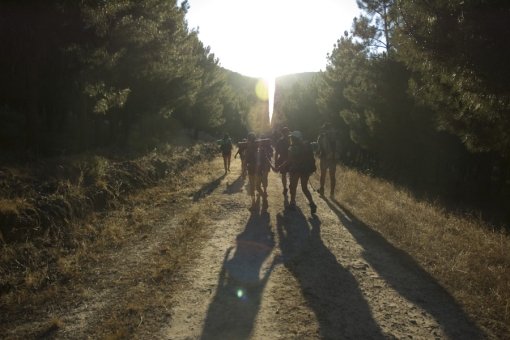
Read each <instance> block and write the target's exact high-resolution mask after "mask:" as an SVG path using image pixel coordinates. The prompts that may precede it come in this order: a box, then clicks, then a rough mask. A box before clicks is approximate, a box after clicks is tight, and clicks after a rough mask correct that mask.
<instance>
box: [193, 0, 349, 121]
mask: <svg viewBox="0 0 510 340" xmlns="http://www.w3.org/2000/svg"><path fill="white" fill-rule="evenodd" d="M188 2H189V5H190V9H189V12H188V14H187V20H188V26H189V28H199V38H200V40H201V41H202V42H203V43H204V45H206V46H210V47H211V52H212V53H214V54H215V56H216V57H217V58H219V60H220V64H221V66H222V67H224V68H226V69H229V70H231V71H234V72H238V73H240V74H242V75H246V76H250V77H257V78H258V77H260V78H265V79H267V80H268V83H269V86H270V87H271V84H273V83H274V78H275V77H278V76H281V75H286V74H292V73H301V72H318V71H320V70H325V69H326V63H327V61H326V55H327V53H331V52H332V51H333V45H334V44H335V43H336V41H337V40H338V39H339V38H340V37H341V36H342V34H343V32H344V31H345V30H347V31H349V30H350V28H351V24H352V19H353V18H354V17H355V16H358V15H359V9H358V7H357V6H356V0H312V1H310V0H309V1H304V0H257V1H249V0H188ZM271 99H272V98H271V96H270V101H271ZM270 109H272V103H270ZM270 111H272V110H270ZM271 113H272V112H271Z"/></svg>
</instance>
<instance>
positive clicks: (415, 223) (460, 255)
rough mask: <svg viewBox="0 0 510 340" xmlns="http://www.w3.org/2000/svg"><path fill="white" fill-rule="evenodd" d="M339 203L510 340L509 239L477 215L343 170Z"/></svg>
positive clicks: (471, 312) (476, 317)
mask: <svg viewBox="0 0 510 340" xmlns="http://www.w3.org/2000/svg"><path fill="white" fill-rule="evenodd" d="M337 182H338V183H339V184H340V185H339V186H338V192H337V193H336V196H337V199H338V201H339V202H340V203H341V204H342V205H344V206H345V208H346V209H348V210H349V211H350V212H352V213H353V214H354V215H355V216H356V218H357V219H359V220H360V221H362V222H363V223H365V224H366V225H367V226H369V227H370V228H373V229H375V230H377V231H379V232H380V233H381V234H382V235H384V237H386V238H387V239H388V241H389V242H391V243H392V244H394V245H395V246H397V247H398V248H400V249H403V250H404V251H406V252H408V253H409V254H410V255H411V256H413V257H414V258H415V259H416V260H417V261H418V262H419V263H420V264H421V265H422V266H423V268H425V269H426V270H427V271H428V272H429V273H430V274H431V275H432V276H433V277H434V278H436V279H437V280H438V281H439V282H440V283H441V284H442V285H443V286H444V287H445V288H446V289H447V290H448V291H449V292H450V294H451V295H452V296H454V297H455V298H456V300H457V301H458V302H459V303H461V304H462V305H463V307H464V308H465V310H466V311H467V312H468V313H469V314H470V315H471V316H472V317H473V318H474V319H476V320H478V321H479V323H480V324H482V325H483V326H484V327H485V328H486V329H488V330H489V331H490V332H492V333H493V334H495V335H496V336H497V337H499V338H505V339H510V237H509V235H507V234H506V233H505V232H503V231H497V230H495V229H494V228H493V227H492V226H491V225H488V224H487V223H485V222H483V221H482V220H481V219H480V218H478V217H476V216H468V215H458V214H447V213H446V212H445V210H444V209H442V208H441V207H440V206H438V205H434V204H430V203H427V202H420V201H417V200H416V199H414V198H413V197H412V195H410V194H409V193H408V192H406V191H405V190H403V189H398V188H395V187H394V186H393V185H392V184H390V183H388V182H385V181H383V180H379V179H374V178H371V177H369V176H366V175H363V174H360V173H358V172H356V171H353V170H348V169H345V168H343V169H342V170H341V171H339V172H337Z"/></svg>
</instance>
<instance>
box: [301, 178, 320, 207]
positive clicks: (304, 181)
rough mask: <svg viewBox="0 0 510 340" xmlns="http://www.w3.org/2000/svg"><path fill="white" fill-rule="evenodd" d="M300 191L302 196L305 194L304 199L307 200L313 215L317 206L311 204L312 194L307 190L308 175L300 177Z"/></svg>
mask: <svg viewBox="0 0 510 340" xmlns="http://www.w3.org/2000/svg"><path fill="white" fill-rule="evenodd" d="M300 177H301V190H303V194H305V197H306V198H307V199H308V203H310V209H311V211H312V214H315V212H316V211H317V205H315V203H314V202H313V197H312V194H311V193H310V190H308V180H309V178H310V176H309V175H304V174H303V175H301V176H300Z"/></svg>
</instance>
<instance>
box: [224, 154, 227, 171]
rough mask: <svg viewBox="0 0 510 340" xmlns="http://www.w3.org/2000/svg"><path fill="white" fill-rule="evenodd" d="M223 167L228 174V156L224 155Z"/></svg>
mask: <svg viewBox="0 0 510 340" xmlns="http://www.w3.org/2000/svg"><path fill="white" fill-rule="evenodd" d="M223 167H224V168H225V173H227V155H223Z"/></svg>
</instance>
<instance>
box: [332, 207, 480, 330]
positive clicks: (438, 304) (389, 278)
mask: <svg viewBox="0 0 510 340" xmlns="http://www.w3.org/2000/svg"><path fill="white" fill-rule="evenodd" d="M323 199H324V201H325V202H326V203H327V204H328V206H329V208H330V209H331V210H332V211H333V212H334V213H335V214H336V215H337V216H338V219H339V220H340V222H341V223H342V225H343V226H344V227H345V228H346V229H347V230H348V231H349V233H351V235H352V236H353V237H354V238H355V239H356V241H357V243H358V244H359V245H360V246H362V247H363V248H364V250H365V251H364V252H363V258H364V259H365V260H366V261H367V262H368V263H369V264H370V265H371V266H372V268H374V270H375V271H377V273H378V274H379V276H380V277H381V278H382V279H384V280H385V281H386V283H388V284H389V285H390V286H391V287H392V288H393V289H395V290H396V291H397V292H398V293H399V294H400V295H401V296H402V297H404V298H405V299H407V300H408V301H410V302H412V303H413V304H416V305H418V306H420V308H422V309H424V310H425V311H427V312H428V313H429V314H430V315H431V316H432V317H433V318H434V319H435V320H436V321H437V323H438V324H439V325H440V326H441V328H442V329H443V330H444V332H445V333H446V334H448V336H450V337H451V338H452V339H484V338H486V335H485V334H484V333H483V332H482V330H481V329H479V328H478V327H477V326H476V325H475V324H474V323H473V322H472V321H471V320H470V319H469V317H468V316H467V315H466V314H465V313H464V311H463V310H462V309H461V308H460V306H459V305H458V304H457V302H456V301H455V300H454V299H453V297H452V296H451V295H450V294H449V293H448V292H447V291H446V290H445V289H444V288H443V287H442V286H441V285H440V284H439V283H438V282H437V281H436V280H435V279H434V278H433V277H432V276H431V275H430V274H429V273H428V272H426V271H425V270H424V269H422V268H421V266H420V265H419V264H418V263H417V262H416V261H415V260H414V258H412V257H411V256H410V255H409V254H407V253H406V252H405V251H403V250H401V249H398V248H396V247H395V246H393V245H392V244H390V243H389V242H388V241H387V240H386V239H385V238H384V237H383V236H382V235H381V234H380V233H379V232H377V231H375V230H373V229H371V228H370V227H369V226H367V225H366V224H364V223H363V222H361V221H360V220H358V219H357V218H356V216H354V215H353V214H352V213H351V212H350V211H349V210H347V209H346V208H345V207H343V206H342V205H341V204H340V202H338V201H337V200H336V199H333V200H332V201H333V202H334V203H335V204H333V203H331V202H330V201H329V200H327V199H325V198H323Z"/></svg>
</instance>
